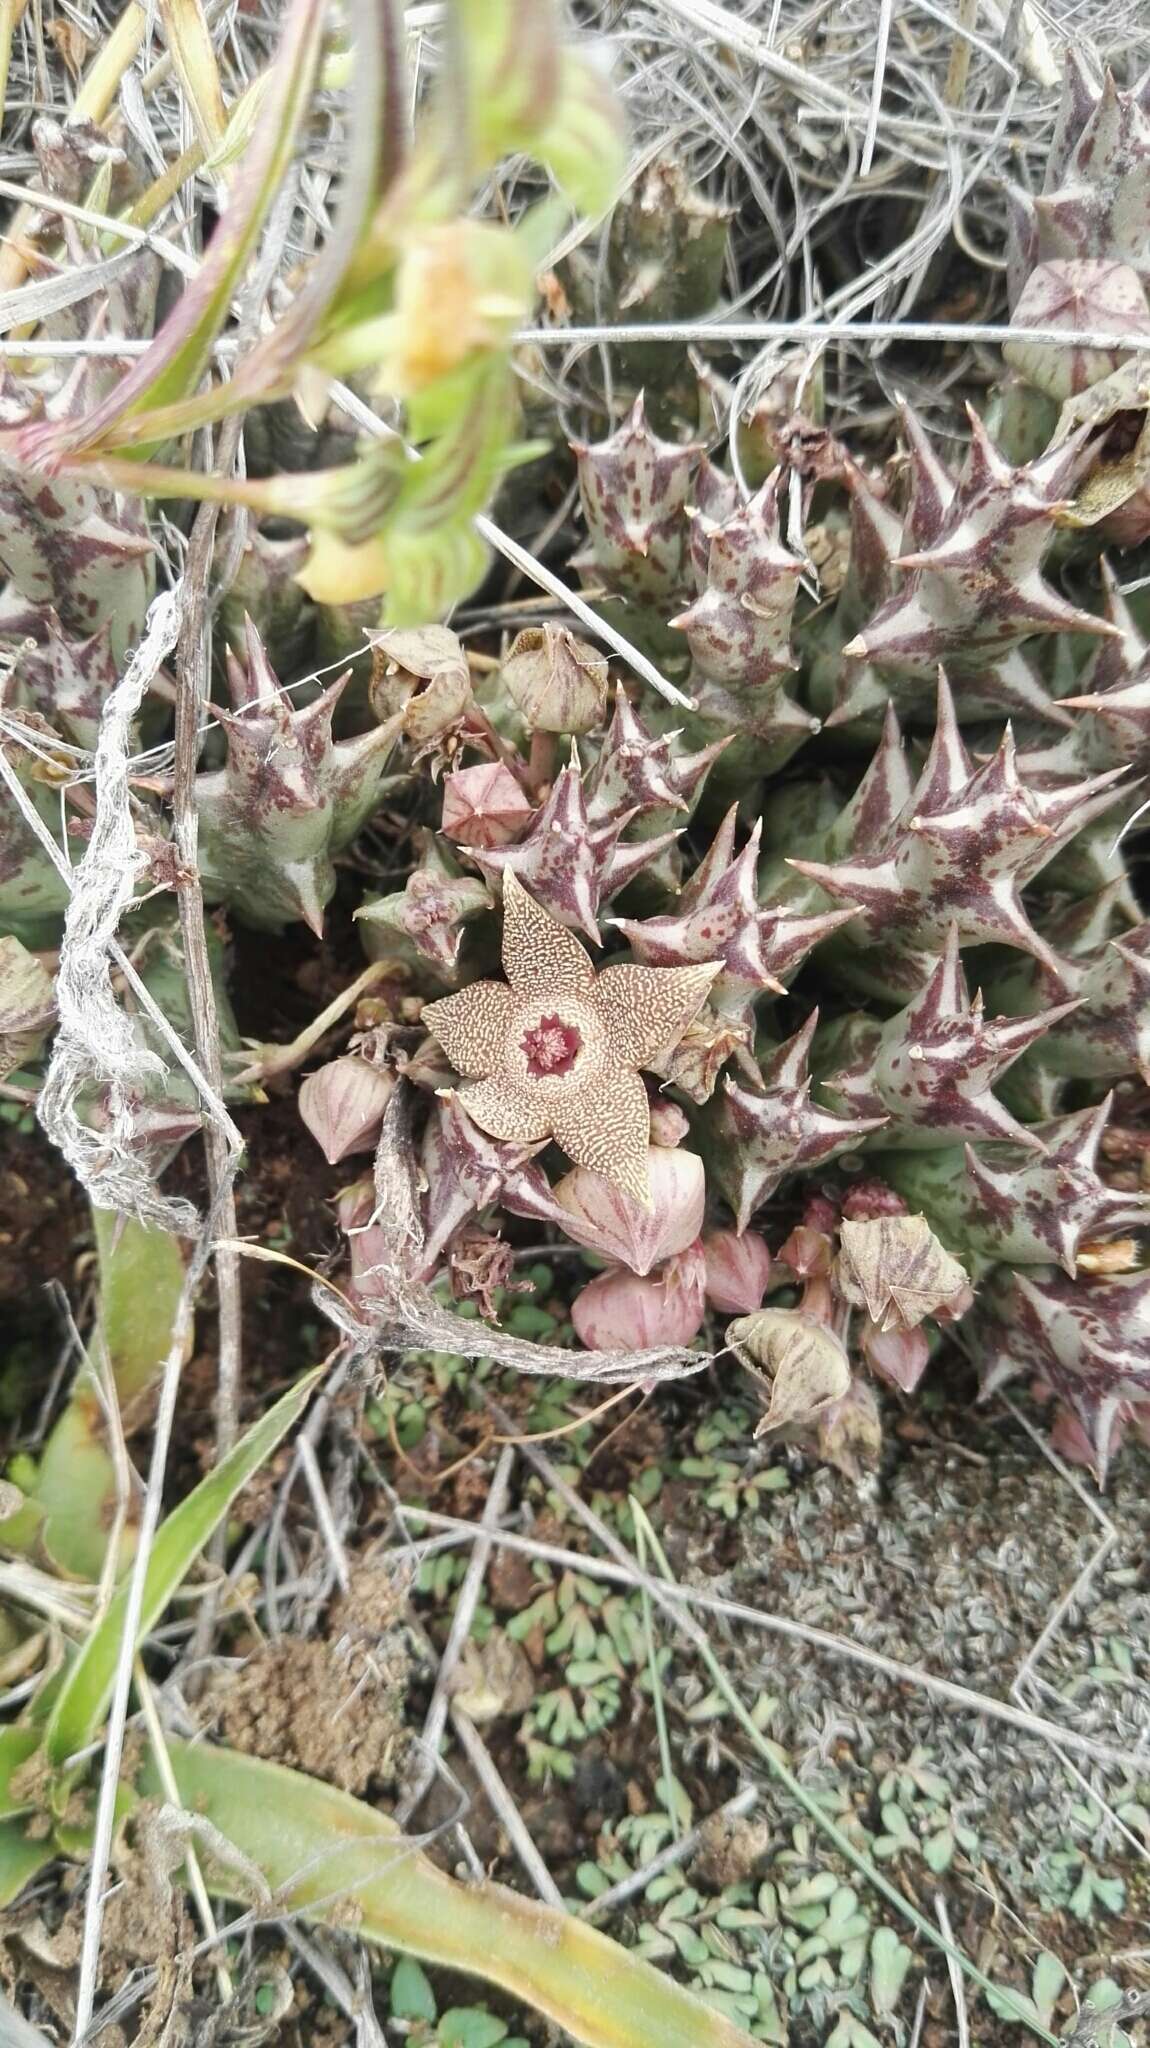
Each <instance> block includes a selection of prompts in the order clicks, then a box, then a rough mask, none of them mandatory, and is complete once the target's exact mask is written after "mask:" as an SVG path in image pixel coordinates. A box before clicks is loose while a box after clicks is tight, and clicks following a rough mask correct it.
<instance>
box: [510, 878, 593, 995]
mask: <svg viewBox="0 0 1150 2048" xmlns="http://www.w3.org/2000/svg"><path fill="white" fill-rule="evenodd" d="M503 972H504V974H505V975H506V976H507V979H508V981H509V982H510V983H511V986H512V988H514V989H518V990H519V993H520V994H521V995H525V996H527V995H529V996H534V995H541V996H549V995H558V994H559V993H560V992H561V991H563V990H569V991H573V990H575V989H586V988H589V987H590V985H591V983H592V981H593V980H594V978H595V969H594V968H593V967H592V965H591V961H590V959H589V957H588V954H587V951H586V948H585V947H583V946H581V945H580V944H579V941H578V939H577V938H576V937H575V934H574V932H569V931H568V930H567V929H566V927H565V926H564V925H561V924H556V922H555V919H554V918H553V917H551V916H550V915H549V913H548V912H547V911H546V910H544V908H543V905H542V904H541V903H536V901H535V898H534V896H529V895H528V893H527V891H526V889H525V888H524V887H523V884H522V882H521V881H519V880H518V878H517V876H515V875H513V874H512V872H511V870H510V868H507V869H505V870H504V875H503Z"/></svg>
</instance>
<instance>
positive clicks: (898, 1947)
mask: <svg viewBox="0 0 1150 2048" xmlns="http://www.w3.org/2000/svg"><path fill="white" fill-rule="evenodd" d="M913 1960H914V1958H913V1955H912V1952H911V1950H910V1949H909V1948H908V1947H907V1945H906V1943H905V1941H900V1940H899V1938H898V1935H897V1934H896V1933H895V1931H894V1928H893V1927H879V1928H876V1930H875V1932H874V1934H873V1935H872V1937H871V1945H870V1996H871V2004H872V2005H873V2007H874V2012H875V2018H876V2019H880V2020H884V2019H890V2018H891V2017H892V2015H893V2013H894V2010H895V2007H896V2006H897V2004H898V2002H899V1999H900V1998H901V1997H902V1987H903V1985H904V1984H905V1982H906V1973H907V1971H908V1970H909V1968H910V1966H911V1963H912V1962H913Z"/></svg>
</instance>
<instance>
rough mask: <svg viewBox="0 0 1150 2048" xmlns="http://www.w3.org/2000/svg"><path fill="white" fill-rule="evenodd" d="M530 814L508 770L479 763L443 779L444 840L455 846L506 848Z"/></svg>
mask: <svg viewBox="0 0 1150 2048" xmlns="http://www.w3.org/2000/svg"><path fill="white" fill-rule="evenodd" d="M533 815H534V812H533V807H532V805H531V804H529V803H528V801H527V798H526V797H525V796H524V794H523V791H522V789H521V788H520V786H519V784H518V783H517V782H516V780H515V777H514V775H513V774H512V773H511V770H510V768H508V767H506V766H505V764H504V763H503V762H502V761H480V762H478V763H477V765H476V766H475V767H474V768H457V769H456V770H455V772H454V773H453V774H451V775H445V776H444V778H443V824H442V828H441V829H442V831H443V834H444V837H445V838H446V839H454V841H455V843H456V845H457V846H510V844H511V842H512V840H514V839H518V838H519V837H520V835H521V834H522V832H523V831H524V829H525V828H526V826H527V824H528V822H529V821H530V819H531V818H532V816H533Z"/></svg>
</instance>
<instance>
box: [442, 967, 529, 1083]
mask: <svg viewBox="0 0 1150 2048" xmlns="http://www.w3.org/2000/svg"><path fill="white" fill-rule="evenodd" d="M519 1002H520V998H519V997H518V996H517V995H516V994H515V993H514V991H513V990H512V989H509V988H508V986H507V984H506V982H503V981H473V982H472V983H471V985H470V987H469V988H461V989H460V991H459V994H458V995H455V996H442V997H441V998H440V1000H439V1001H438V1002H437V1003H426V1004H425V1005H424V1009H423V1022H424V1023H425V1024H426V1026H427V1028H428V1030H429V1031H430V1032H431V1033H432V1035H433V1036H434V1037H435V1038H438V1040H439V1043H440V1045H441V1046H442V1047H443V1050H444V1052H445V1053H446V1054H447V1057H448V1059H449V1060H450V1061H451V1064H452V1066H453V1067H454V1068H455V1071H456V1073H457V1074H478V1075H483V1074H490V1073H492V1072H493V1070H494V1069H495V1068H496V1067H498V1066H499V1064H500V1063H501V1061H502V1059H503V1057H504V1054H505V1052H506V1049H507V1036H508V1033H509V1032H510V1030H511V1019H512V1017H513V1016H514V1015H515V1012H516V1010H517V1009H518V1008H519Z"/></svg>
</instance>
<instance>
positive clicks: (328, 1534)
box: [298, 1436, 351, 1593]
mask: <svg viewBox="0 0 1150 2048" xmlns="http://www.w3.org/2000/svg"><path fill="white" fill-rule="evenodd" d="M298 1450H299V1461H300V1465H301V1466H302V1468H303V1476H304V1478H305V1479H306V1480H307V1488H308V1492H309V1493H310V1495H311V1499H312V1506H313V1507H314V1509H315V1518H316V1521H317V1522H318V1523H319V1530H320V1535H321V1536H322V1537H323V1540H324V1545H325V1547H326V1549H327V1554H328V1556H329V1557H330V1559H331V1566H332V1570H333V1571H334V1573H335V1577H336V1584H337V1585H338V1587H339V1590H340V1592H341V1593H346V1592H347V1589H348V1587H349V1586H350V1584H351V1574H350V1572H349V1571H348V1568H347V1552H346V1550H345V1549H344V1547H343V1544H342V1542H341V1541H340V1534H339V1530H338V1529H337V1528H336V1526H335V1519H334V1517H333V1515H332V1512H331V1502H330V1501H329V1499H328V1497H327V1488H326V1487H325V1485H324V1483H323V1474H322V1472H321V1471H320V1469H319V1459H318V1458H317V1457H316V1454H315V1450H314V1447H313V1446H312V1444H311V1442H310V1440H309V1439H308V1438H307V1437H306V1436H301V1437H300V1438H299V1440H298Z"/></svg>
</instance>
